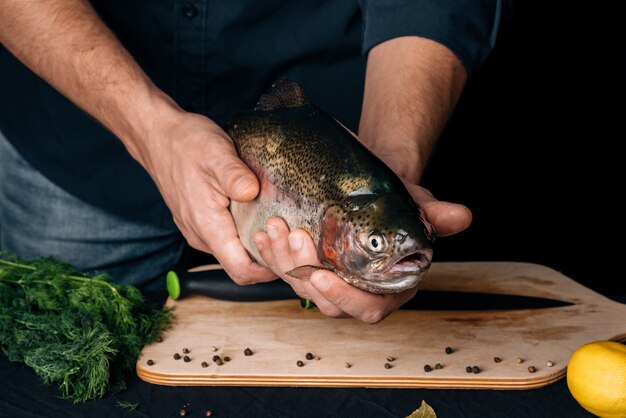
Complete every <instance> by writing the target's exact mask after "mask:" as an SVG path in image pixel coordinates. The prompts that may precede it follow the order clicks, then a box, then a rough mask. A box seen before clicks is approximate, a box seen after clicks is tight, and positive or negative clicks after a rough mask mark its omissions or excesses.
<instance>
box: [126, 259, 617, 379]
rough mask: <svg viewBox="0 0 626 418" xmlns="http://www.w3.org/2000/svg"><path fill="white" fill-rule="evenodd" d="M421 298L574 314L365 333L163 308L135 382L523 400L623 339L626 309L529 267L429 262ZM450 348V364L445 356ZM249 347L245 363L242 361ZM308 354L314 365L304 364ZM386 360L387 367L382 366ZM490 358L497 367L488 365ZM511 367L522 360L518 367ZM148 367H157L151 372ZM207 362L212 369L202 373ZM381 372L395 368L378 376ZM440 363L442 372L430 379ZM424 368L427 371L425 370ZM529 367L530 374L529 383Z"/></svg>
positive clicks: (288, 319)
mask: <svg viewBox="0 0 626 418" xmlns="http://www.w3.org/2000/svg"><path fill="white" fill-rule="evenodd" d="M420 289H427V290H435V291H455V292H481V293H495V294H512V295H522V296H536V297H537V296H538V297H544V298H550V299H556V300H562V301H567V302H570V303H573V305H571V306H564V307H558V308H545V309H527V310H494V311H489V310H485V311H397V312H394V313H393V314H392V315H390V316H389V317H388V318H386V319H385V320H384V321H382V322H381V323H379V324H375V325H369V324H364V323H362V322H359V321H357V320H354V319H331V318H326V317H324V316H323V315H322V314H320V313H319V312H318V311H317V310H315V309H314V310H308V311H304V310H302V309H301V308H300V305H299V302H298V301H295V300H289V301H273V302H228V301H221V300H215V299H211V298H207V297H202V296H193V297H189V298H186V299H183V300H180V301H178V302H175V301H173V300H168V301H167V305H168V306H172V307H174V309H175V314H176V320H175V324H174V326H173V327H172V328H171V329H170V330H169V331H168V332H167V333H166V334H165V335H164V340H163V342H160V343H153V344H150V345H148V346H146V347H144V349H143V351H142V354H141V356H140V358H139V360H138V362H137V373H138V375H139V377H140V378H141V379H143V380H145V381H147V382H151V383H156V384H162V385H182V386H192V385H214V386H320V387H389V388H476V389H479V388H491V389H529V388H536V387H541V386H545V385H548V384H550V383H552V382H555V381H557V380H559V379H560V378H562V377H563V376H564V375H565V371H566V367H567V362H568V361H569V358H570V356H571V355H572V353H573V351H574V350H575V349H576V348H578V347H579V346H581V345H582V344H585V343H587V342H589V341H593V340H599V339H613V340H620V339H624V338H626V320H625V318H626V305H622V304H619V303H616V302H613V301H611V300H610V299H607V298H605V297H604V296H601V295H599V294H597V293H595V292H593V291H592V290H590V289H588V288H586V287H583V286H581V285H580V284H578V283H576V282H575V281H573V280H571V279H570V278H568V277H566V276H564V275H562V274H560V273H558V272H557V271H555V270H552V269H550V268H548V267H545V266H541V265H537V264H528V263H506V262H471V263H470V262H462V263H435V264H434V265H433V266H432V267H431V271H430V272H429V273H428V274H427V275H426V277H425V279H424V280H423V282H422V283H421V284H420ZM212 346H215V347H217V348H218V351H217V352H213V351H212V350H211V347H212ZM447 346H450V347H452V348H453V349H454V351H453V353H452V354H446V353H445V351H444V350H445V347H447ZM247 347H249V348H250V349H251V350H252V351H253V352H254V354H253V355H252V356H245V355H244V349H245V348H247ZM183 348H187V349H188V350H189V354H187V355H188V356H189V357H190V358H191V361H189V362H184V361H183V360H182V359H181V360H175V359H174V358H173V354H174V353H179V354H180V355H181V356H183V355H184V354H183V351H182V350H183ZM307 352H311V353H312V354H314V355H315V356H319V358H320V359H319V360H315V359H314V360H306V359H305V355H306V353H307ZM215 354H218V355H220V356H221V357H222V358H224V357H225V356H228V357H230V358H231V361H230V362H226V363H224V364H223V365H222V366H218V365H217V364H215V363H214V362H213V361H212V357H213V356H214V355H215ZM388 356H391V357H394V359H395V360H394V361H390V362H388V361H387V357H388ZM496 356H497V357H500V358H501V359H502V361H501V362H500V363H495V362H494V360H493V358H494V357H496ZM518 357H521V358H523V360H524V361H523V362H522V363H518V362H517V361H516V359H517V358H518ZM148 360H152V361H153V362H154V364H153V365H152V366H148V365H147V361H148ZM298 360H301V361H302V362H303V363H304V366H303V367H298V366H297V365H296V362H297V361H298ZM203 361H206V362H207V363H209V366H208V367H206V368H203V367H201V363H202V362H203ZM549 361H551V362H553V363H554V366H553V367H548V366H547V362H549ZM346 362H348V363H350V364H351V367H350V368H346V367H345V363H346ZM385 363H390V364H391V365H392V367H391V368H389V369H386V368H385V367H384V365H385ZM436 363H440V364H441V365H442V366H443V368H442V369H439V370H436V369H434V366H435V364H436ZM426 364H429V365H430V366H431V367H433V370H432V371H431V372H426V371H424V365H426ZM474 365H476V366H478V367H479V368H480V369H481V372H480V373H479V374H474V373H471V374H468V373H467V372H466V370H465V368H466V366H474ZM529 366H534V367H535V368H536V370H537V371H536V372H535V373H529V371H528V367H529Z"/></svg>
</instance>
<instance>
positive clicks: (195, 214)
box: [0, 0, 275, 284]
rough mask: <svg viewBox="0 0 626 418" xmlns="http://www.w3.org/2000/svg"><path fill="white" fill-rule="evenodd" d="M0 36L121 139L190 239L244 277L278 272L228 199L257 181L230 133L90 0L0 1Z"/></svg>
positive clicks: (241, 196)
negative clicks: (151, 70)
mask: <svg viewBox="0 0 626 418" xmlns="http://www.w3.org/2000/svg"><path fill="white" fill-rule="evenodd" d="M0 42H1V43H2V44H3V45H4V46H5V47H6V48H8V49H9V50H10V51H11V52H12V53H13V54H14V55H15V56H16V57H17V58H19V59H20V60H21V61H22V62H23V63H24V64H25V65H26V66H28V67H29V68H30V69H31V70H33V71H34V72H35V73H37V74H38V75H39V76H41V77H42V78H43V79H45V80H46V81H47V82H48V83H50V84H51V85H52V86H53V87H55V88H56V89H57V90H58V91H60V92H61V93H62V94H63V95H65V96H66V97H67V98H69V99H70V100H72V101H73V102H74V103H75V104H76V105H78V106H80V107H81V108H82V109H83V110H85V111H86V112H88V113H89V114H90V115H92V116H93V117H94V118H96V119H97V120H98V121H100V123H102V124H103V125H104V126H105V127H106V128H108V129H109V130H110V131H111V132H113V133H114V134H115V135H116V136H117V137H118V138H119V139H120V140H121V141H122V142H123V143H124V145H125V146H126V148H127V149H128V151H129V152H130V154H131V155H132V156H133V157H134V158H135V159H136V160H137V161H139V163H141V164H142V165H143V166H144V167H145V168H146V170H148V172H149V173H150V175H151V176H152V178H153V179H154V181H155V182H156V184H157V186H158V187H159V190H160V191H161V193H162V195H163V197H164V198H165V201H166V202H167V204H168V206H169V208H170V209H171V211H172V213H173V215H174V219H175V221H176V223H177V225H178V226H179V227H180V229H181V231H182V233H183V234H184V235H185V238H187V240H188V241H189V242H190V243H191V245H192V246H194V247H196V248H198V249H200V250H203V251H207V252H212V253H214V254H215V256H216V257H217V258H218V259H219V261H220V262H221V263H222V264H223V266H224V268H225V269H226V271H227V272H228V273H229V274H230V275H231V277H233V278H234V279H235V281H237V282H238V283H242V284H245V283H253V282H258V281H266V280H271V279H273V278H274V277H275V275H274V274H273V273H272V272H271V271H270V270H269V269H267V268H264V267H261V266H260V265H258V264H256V263H254V262H252V261H251V260H250V258H249V256H248V254H247V253H246V251H245V249H244V248H243V246H242V244H241V242H240V240H239V238H238V236H237V232H236V229H235V225H234V221H233V219H232V217H231V216H230V213H229V212H228V204H229V198H230V199H234V200H240V201H245V200H251V199H253V198H254V197H255V196H256V194H257V193H258V187H259V186H258V183H257V180H256V178H255V176H254V175H253V173H252V172H251V171H250V170H249V169H248V167H246V165H245V164H244V163H243V162H242V161H241V160H239V158H237V155H236V152H235V148H234V145H233V144H232V142H231V140H230V138H228V136H227V135H226V133H225V132H224V131H223V130H222V129H220V128H219V127H218V126H217V125H216V124H215V123H213V122H212V121H211V120H209V119H207V118H205V117H203V116H200V115H195V114H190V113H186V112H183V111H182V110H181V109H180V108H179V107H178V106H177V105H176V103H174V101H173V100H172V99H171V98H170V97H168V96H167V95H166V94H165V93H164V92H162V91H161V90H159V89H158V88H157V87H156V86H155V85H154V84H153V83H152V81H151V80H150V79H149V78H148V77H147V76H146V74H145V73H144V72H143V70H142V69H141V68H140V67H139V66H138V65H137V63H136V62H135V60H134V59H133V58H132V57H131V56H130V54H129V53H128V52H127V51H126V50H125V49H124V47H123V46H122V45H121V44H120V43H119V41H118V40H117V39H116V38H115V36H114V35H113V33H111V31H110V30H109V29H108V28H107V27H106V25H105V24H104V23H103V22H102V21H101V20H100V18H99V17H98V15H97V14H96V13H95V11H94V10H93V8H92V7H91V5H90V4H89V2H88V1H86V0H45V1H16V2H15V1H14V2H11V4H9V2H8V1H4V0H0ZM121 181H123V179H122V180H121Z"/></svg>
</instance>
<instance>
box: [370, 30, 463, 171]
mask: <svg viewBox="0 0 626 418" xmlns="http://www.w3.org/2000/svg"><path fill="white" fill-rule="evenodd" d="M466 79H467V72H466V70H465V68H464V67H463V64H461V62H460V61H459V59H458V58H457V57H456V56H455V55H454V54H453V53H452V52H451V51H450V50H449V49H447V48H446V47H444V46H443V45H441V44H439V43H436V42H434V41H431V40H429V39H425V38H419V37H402V38H395V39H391V40H389V41H387V42H384V43H381V44H379V45H377V46H376V47H374V48H372V50H371V51H370V52H369V55H368V60H367V72H366V77H365V93H364V98H363V110H362V115H361V123H360V126H359V137H360V139H361V141H363V142H364V143H365V145H366V146H367V147H369V148H370V149H371V150H372V151H373V152H374V153H375V154H376V155H378V157H379V158H381V159H382V160H383V161H384V162H385V163H386V164H387V165H389V166H390V167H391V168H392V169H393V170H394V171H395V172H396V174H398V175H400V176H401V177H403V178H405V179H406V180H408V181H410V182H412V183H417V182H418V181H419V179H420V177H421V174H422V171H423V169H424V167H425V165H426V163H427V161H428V157H429V156H430V153H431V151H432V149H433V146H434V144H435V143H436V141H437V138H438V137H439V135H440V134H441V132H442V131H443V128H444V126H445V123H446V122H447V120H448V119H449V117H450V115H451V114H452V111H453V109H454V107H455V105H456V103H457V101H458V99H459V97H460V95H461V92H462V91H463V87H464V85H465V81H466Z"/></svg>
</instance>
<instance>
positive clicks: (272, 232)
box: [267, 224, 278, 239]
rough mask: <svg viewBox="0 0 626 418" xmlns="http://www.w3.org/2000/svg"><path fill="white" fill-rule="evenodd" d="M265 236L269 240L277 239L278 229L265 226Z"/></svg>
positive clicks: (269, 225)
mask: <svg viewBox="0 0 626 418" xmlns="http://www.w3.org/2000/svg"><path fill="white" fill-rule="evenodd" d="M267 235H269V236H270V238H271V239H276V238H278V228H276V225H272V224H267Z"/></svg>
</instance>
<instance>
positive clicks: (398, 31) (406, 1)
mask: <svg viewBox="0 0 626 418" xmlns="http://www.w3.org/2000/svg"><path fill="white" fill-rule="evenodd" d="M359 4H360V7H361V12H362V14H363V21H364V22H365V27H364V33H363V53H364V54H367V53H368V52H369V50H370V49H371V48H373V47H374V46H376V45H378V44H379V43H382V42H384V41H387V40H389V39H393V38H397V37H400V36H419V37H423V38H428V39H431V40H433V41H435V42H438V43H440V44H442V45H444V46H446V47H447V48H448V49H450V50H451V51H452V52H453V53H454V54H455V55H456V56H457V57H458V58H459V60H460V61H461V62H462V63H463V65H464V66H465V68H466V69H467V71H468V73H469V74H470V75H471V74H473V73H474V72H475V71H476V70H477V69H478V68H479V67H480V66H481V65H482V64H483V63H484V62H485V60H486V59H487V57H488V56H489V53H490V52H491V50H492V49H493V47H494V46H495V44H496V41H497V39H498V36H499V34H500V33H501V31H502V27H503V26H504V25H505V24H506V23H508V20H509V18H510V15H511V11H512V0H359Z"/></svg>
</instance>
